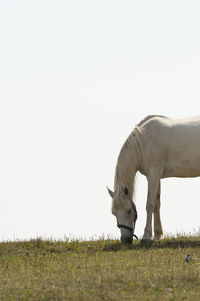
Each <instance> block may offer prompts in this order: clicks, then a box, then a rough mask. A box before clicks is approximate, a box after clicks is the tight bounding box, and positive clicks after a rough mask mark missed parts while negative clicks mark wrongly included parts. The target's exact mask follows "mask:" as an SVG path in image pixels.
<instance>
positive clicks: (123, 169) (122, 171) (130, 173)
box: [114, 115, 167, 197]
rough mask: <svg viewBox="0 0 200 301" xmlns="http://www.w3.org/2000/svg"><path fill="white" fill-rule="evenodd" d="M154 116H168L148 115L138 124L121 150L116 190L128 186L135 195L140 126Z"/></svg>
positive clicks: (139, 155) (139, 153)
mask: <svg viewBox="0 0 200 301" xmlns="http://www.w3.org/2000/svg"><path fill="white" fill-rule="evenodd" d="M153 117H163V118H167V117H165V116H162V115H148V116H147V117H145V118H144V119H143V120H142V121H140V122H139V123H138V124H137V125H136V127H135V128H134V130H133V131H132V132H131V134H130V135H129V137H128V138H127V139H126V141H125V143H124V144H123V146H122V148H121V150H120V153H119V156H118V160H117V165H116V170H115V180H114V191H116V190H121V189H124V188H125V187H127V188H128V191H129V192H130V196H131V197H132V196H133V192H134V179H135V174H136V171H137V170H136V169H137V167H138V164H139V162H140V160H141V153H142V147H141V139H140V127H141V126H142V125H143V124H144V123H145V122H146V121H148V120H149V119H151V118H153Z"/></svg>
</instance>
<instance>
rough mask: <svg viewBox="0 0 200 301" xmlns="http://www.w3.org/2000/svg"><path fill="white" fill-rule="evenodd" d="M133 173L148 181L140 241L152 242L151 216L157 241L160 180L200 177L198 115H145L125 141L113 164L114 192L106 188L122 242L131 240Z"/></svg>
mask: <svg viewBox="0 0 200 301" xmlns="http://www.w3.org/2000/svg"><path fill="white" fill-rule="evenodd" d="M137 171H140V173H142V174H143V175H145V176H146V178H147V181H148V196H147V203H146V211H147V219H146V226H145V229H144V235H143V237H142V240H144V241H151V240H152V215H154V238H155V239H159V238H160V237H161V236H162V234H163V231H162V225H161V220H160V179H163V178H168V177H183V178H184V177H198V176H200V116H198V117H193V118H188V119H171V118H167V117H164V116H159V115H151V116H147V117H146V118H145V119H144V120H142V121H141V122H140V123H139V124H138V125H137V126H136V127H135V129H134V130H133V131H132V133H131V134H130V135H129V137H128V138H127V140H126V141H125V143H124V145H123V146H122V148H121V151H120V154H119V156H118V161H117V165H116V171H115V180H114V192H112V191H111V190H110V189H108V192H109V194H110V195H111V197H112V213H113V214H114V215H115V216H116V218H117V225H118V227H119V228H120V231H121V241H122V242H123V243H132V240H133V233H134V228H135V222H136V219H137V211H136V207H135V204H134V202H133V193H134V180H135V175H136V173H137Z"/></svg>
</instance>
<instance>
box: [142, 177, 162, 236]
mask: <svg viewBox="0 0 200 301" xmlns="http://www.w3.org/2000/svg"><path fill="white" fill-rule="evenodd" d="M147 180H148V196H147V204H146V211H147V220H146V226H145V229H144V235H143V237H142V241H151V240H152V215H153V212H154V211H155V208H156V199H157V192H158V188H159V180H160V179H159V180H158V179H157V178H155V177H149V178H148V179H147Z"/></svg>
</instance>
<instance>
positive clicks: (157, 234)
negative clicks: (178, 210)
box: [154, 184, 163, 239]
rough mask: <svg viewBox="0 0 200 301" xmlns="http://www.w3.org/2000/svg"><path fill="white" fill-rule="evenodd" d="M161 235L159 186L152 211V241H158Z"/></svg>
mask: <svg viewBox="0 0 200 301" xmlns="http://www.w3.org/2000/svg"><path fill="white" fill-rule="evenodd" d="M162 235H163V231H162V224H161V220H160V184H159V188H158V192H157V198H156V205H155V209H154V239H160V238H161V236H162Z"/></svg>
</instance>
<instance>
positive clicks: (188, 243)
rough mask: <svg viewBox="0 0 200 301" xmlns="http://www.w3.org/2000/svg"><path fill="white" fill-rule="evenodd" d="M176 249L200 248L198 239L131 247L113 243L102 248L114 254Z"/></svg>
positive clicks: (133, 245)
mask: <svg viewBox="0 0 200 301" xmlns="http://www.w3.org/2000/svg"><path fill="white" fill-rule="evenodd" d="M164 248H168V249H178V248H200V237H199V238H197V237H195V238H194V239H192V238H171V239H163V240H162V239H161V240H160V241H155V242H151V243H144V242H142V241H139V242H133V244H132V245H123V244H121V243H120V242H115V243H114V242H113V243H110V244H107V245H105V246H104V248H103V251H106V252H109V251H110V252H113V251H114V252H116V251H125V250H140V249H164Z"/></svg>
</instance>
